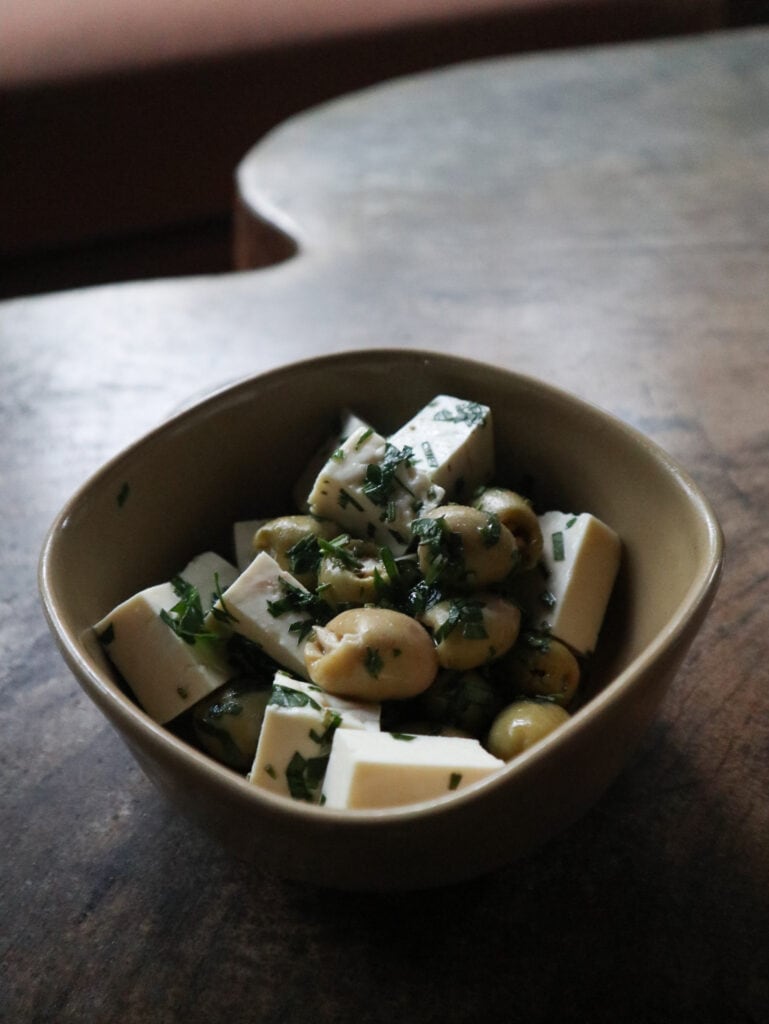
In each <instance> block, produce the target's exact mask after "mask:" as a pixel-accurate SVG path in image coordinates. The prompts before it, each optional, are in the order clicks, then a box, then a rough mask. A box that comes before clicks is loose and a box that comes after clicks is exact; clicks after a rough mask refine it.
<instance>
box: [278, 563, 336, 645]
mask: <svg viewBox="0 0 769 1024" xmlns="http://www.w3.org/2000/svg"><path fill="white" fill-rule="evenodd" d="M280 586H281V589H282V590H283V597H282V598H278V599H277V600H275V601H268V602H267V611H268V612H269V613H270V615H272V617H273V618H274V619H279V618H280V617H281V615H285V614H286V612H298V613H300V614H302V615H303V616H305V618H304V619H302V620H300V622H299V623H296V622H295V623H293V625H291V626H290V627H289V629H290V630H291V632H293V633H296V632H302V630H303V629H304V626H303V625H302V623H304V622H307V623H309V628H312V626H313V625H314V624H315V623H318V622H321V623H322V622H328V620H329V619H330V618H331V615H332V611H331V608H330V607H329V605H328V604H327V603H326V602H325V601H324V600H323V598H321V597H318V595H317V594H314V593H313V592H312V591H310V590H305V589H304V588H302V587H296V586H294V584H293V583H290V582H289V581H288V580H287V579H286V578H285V577H283V576H282V577H281V578H280ZM307 632H309V629H308V630H306V631H304V633H303V634H302V635H303V636H305V635H306V633H307Z"/></svg>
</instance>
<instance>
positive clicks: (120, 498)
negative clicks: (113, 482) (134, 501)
mask: <svg viewBox="0 0 769 1024" xmlns="http://www.w3.org/2000/svg"><path fill="white" fill-rule="evenodd" d="M130 493H131V488H130V486H129V485H128V483H127V482H124V483H123V484H122V486H121V488H120V490H119V491H118V492H117V507H118V508H122V507H123V505H125V503H126V501H127V500H128V495H129V494H130Z"/></svg>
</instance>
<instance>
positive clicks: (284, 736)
mask: <svg viewBox="0 0 769 1024" xmlns="http://www.w3.org/2000/svg"><path fill="white" fill-rule="evenodd" d="M379 714H380V707H379V705H378V704H364V703H362V702H356V701H349V700H344V699H342V698H339V697H334V696H333V695H332V694H329V693H326V692H325V691H324V690H321V689H320V687H318V686H315V685H314V684H312V683H304V682H300V681H299V680H296V679H292V678H291V677H290V676H287V675H286V674H285V673H282V672H277V673H276V675H275V680H274V682H273V688H272V694H271V696H270V700H269V703H268V704H267V707H266V709H265V714H264V722H263V723H262V730H261V733H260V734H259V742H258V744H257V748H256V755H255V757H254V764H253V767H252V769H251V772H250V774H249V781H250V782H251V783H252V784H253V785H254V786H259V787H260V788H261V789H267V790H269V791H270V792H272V793H279V794H281V795H282V796H289V797H292V798H293V799H295V800H307V801H309V802H311V803H317V802H318V800H319V799H320V794H321V784H322V782H323V777H324V774H325V770H326V764H327V762H328V756H329V753H330V751H331V743H332V740H333V737H334V735H335V733H336V731H337V730H338V729H361V730H377V731H378V729H379Z"/></svg>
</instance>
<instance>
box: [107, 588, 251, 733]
mask: <svg viewBox="0 0 769 1024" xmlns="http://www.w3.org/2000/svg"><path fill="white" fill-rule="evenodd" d="M178 601H179V595H178V594H177V593H176V591H175V590H174V588H173V586H172V585H171V584H170V583H160V584H158V585H157V586H154V587H148V588H147V589H146V590H142V591H141V592H140V593H138V594H135V595H134V596H133V597H130V598H128V600H126V601H123V603H122V604H119V605H118V606H117V608H115V609H114V610H113V611H111V612H110V613H109V615H106V616H105V617H104V618H103V619H102V620H101V621H100V622H97V623H96V625H95V626H94V629H95V631H96V634H97V636H98V637H99V639H100V640H101V643H102V645H103V646H104V649H105V651H106V652H107V655H108V657H109V659H110V661H111V662H112V663H113V664H114V665H115V667H116V668H117V669H118V671H119V672H120V673H121V674H122V676H123V677H124V679H125V680H126V682H127V683H128V685H129V686H130V687H131V689H132V690H133V692H134V694H135V696H136V699H137V700H138V701H139V703H140V704H141V706H142V707H143V708H144V710H145V711H146V712H147V714H148V715H150V716H151V717H152V718H154V719H155V721H157V722H160V723H161V724H163V723H165V722H170V721H171V719H173V718H176V716H177V715H179V714H181V712H182V711H186V710H187V708H190V707H192V705H193V704H195V702H196V701H198V700H200V699H201V698H202V697H205V696H206V695H207V694H209V693H211V692H212V691H213V690H215V689H216V688H217V687H219V686H221V685H222V684H223V683H226V682H227V679H228V678H229V676H230V675H231V671H230V669H229V666H228V665H227V662H226V660H225V658H224V655H223V653H222V650H221V649H220V647H219V646H218V645H216V644H212V643H211V642H210V641H207V640H204V639H198V640H196V641H195V642H194V643H188V642H187V640H185V639H183V638H182V637H181V636H179V635H178V633H177V632H175V631H174V629H173V628H172V626H170V625H168V623H167V622H165V621H164V620H163V618H161V611H166V612H170V611H171V609H172V608H173V607H174V606H175V605H176V604H177V603H178Z"/></svg>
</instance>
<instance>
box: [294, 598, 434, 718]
mask: <svg viewBox="0 0 769 1024" xmlns="http://www.w3.org/2000/svg"><path fill="white" fill-rule="evenodd" d="M304 660H305V664H306V666H307V671H308V673H309V676H310V679H311V680H312V681H313V682H314V683H317V685H318V686H322V687H323V689H324V690H327V691H328V692H329V693H334V694H336V695H337V696H340V697H353V698H358V699H363V700H371V701H380V700H405V699H406V698H408V697H415V696H416V695H417V694H418V693H422V691H423V690H426V689H427V687H428V686H429V685H430V683H431V682H432V681H433V679H434V678H435V675H436V672H437V671H438V658H437V655H436V653H435V647H434V645H433V642H432V640H431V639H430V634H429V633H428V632H427V630H426V629H425V628H424V627H423V626H420V624H419V623H418V622H417V621H416V619H412V618H411V616H409V615H404V614H403V613H402V612H396V611H391V610H390V609H388V608H350V609H348V610H347V611H344V612H340V614H339V615H336V616H335V617H334V618H333V619H331V621H330V622H328V623H326V625H325V626H315V628H314V629H313V631H312V633H311V634H310V637H309V639H308V640H307V643H306V645H305V649H304Z"/></svg>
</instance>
